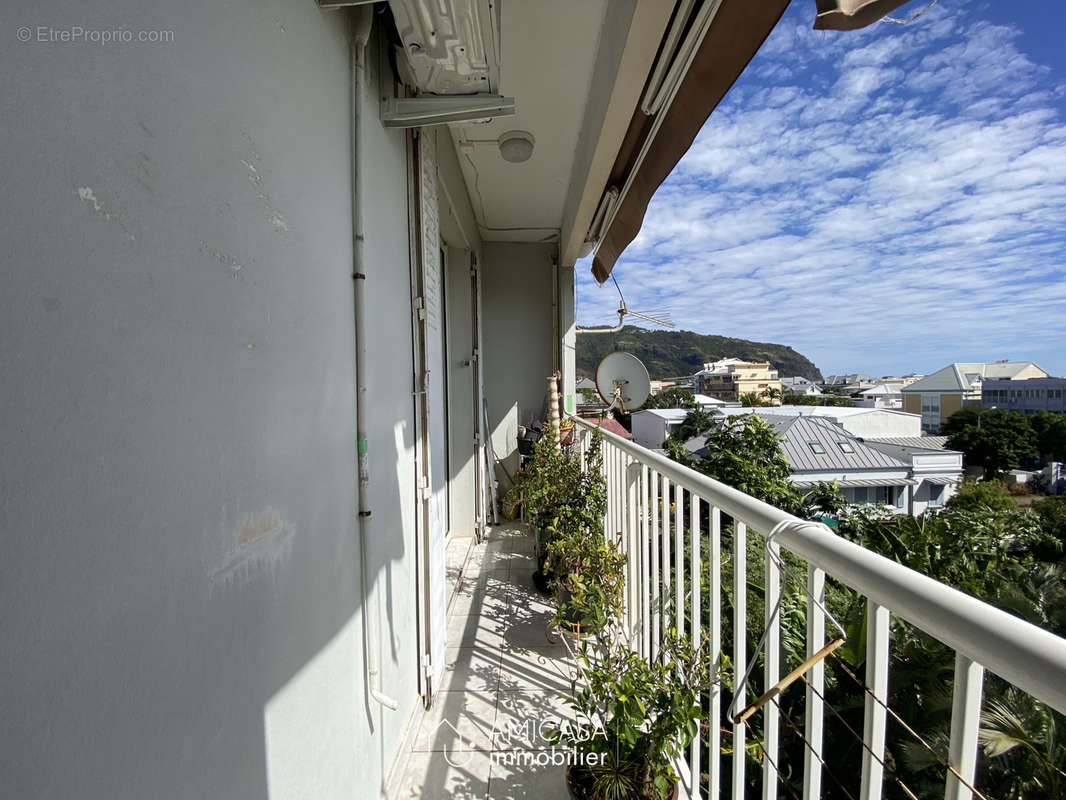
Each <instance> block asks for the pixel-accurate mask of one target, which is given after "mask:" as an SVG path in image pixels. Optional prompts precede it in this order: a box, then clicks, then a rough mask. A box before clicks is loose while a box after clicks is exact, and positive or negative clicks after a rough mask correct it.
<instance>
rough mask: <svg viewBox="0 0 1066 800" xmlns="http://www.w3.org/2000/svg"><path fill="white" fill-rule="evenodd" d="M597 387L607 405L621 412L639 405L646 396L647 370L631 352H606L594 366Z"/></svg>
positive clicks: (648, 380)
mask: <svg viewBox="0 0 1066 800" xmlns="http://www.w3.org/2000/svg"><path fill="white" fill-rule="evenodd" d="M596 391H598V392H599V393H600V397H602V398H603V402H605V403H607V405H608V407H610V408H617V409H619V410H620V411H621V412H622V413H623V414H626V413H629V411H631V410H632V409H635V408H640V407H641V406H642V405H644V401H645V400H647V399H648V392H650V391H651V379H650V378H648V370H647V369H646V368H645V367H644V365H643V364H642V363H641V362H640V359H639V358H637V357H636V356H635V355H633V354H632V353H622V352H617V353H609V354H608V355H606V356H604V357H603V360H602V361H601V362H600V363H599V365H598V366H597V367H596Z"/></svg>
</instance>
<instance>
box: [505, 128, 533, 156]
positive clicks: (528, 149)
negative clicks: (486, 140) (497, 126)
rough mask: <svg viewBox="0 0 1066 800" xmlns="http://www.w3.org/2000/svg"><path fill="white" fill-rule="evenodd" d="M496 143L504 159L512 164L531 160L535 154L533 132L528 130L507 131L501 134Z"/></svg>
mask: <svg viewBox="0 0 1066 800" xmlns="http://www.w3.org/2000/svg"><path fill="white" fill-rule="evenodd" d="M496 143H497V144H498V145H499V148H500V155H501V156H503V160H504V161H509V162H510V163H512V164H521V163H522V162H523V161H529V158H530V156H532V155H533V134H532V133H529V132H527V131H507V133H504V134H501V135H500V138H499V139H497V141H496Z"/></svg>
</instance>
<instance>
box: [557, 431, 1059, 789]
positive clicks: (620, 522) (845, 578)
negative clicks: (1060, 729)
mask: <svg viewBox="0 0 1066 800" xmlns="http://www.w3.org/2000/svg"><path fill="white" fill-rule="evenodd" d="M575 423H576V426H577V427H576V430H577V432H578V437H577V441H578V448H579V450H580V452H581V454H582V457H584V454H585V452H586V451H587V447H588V438H589V433H590V432H591V431H593V430H595V429H596V428H595V426H594V425H592V424H590V423H588V422H586V421H584V420H581V419H577V418H575ZM602 434H603V461H604V472H605V475H606V478H607V496H608V504H607V520H606V521H607V531H608V533H609V534H610V535H613V536H615V537H617V541H618V542H619V543H620V546H621V547H622V548H623V550H624V551H625V552H626V553H627V555H628V557H629V558H628V562H627V563H628V566H627V574H626V595H625V598H626V603H625V617H624V621H625V624H626V625H627V629H628V630H629V631H630V634H631V635H632V637H633V640H634V641H635V642H638V647H639V649H640V652H641V653H643V654H645V655H648V656H650V655H652V654H653V653H654V648H655V646H656V643H657V642H658V641H659V636H660V633H661V631H662V630H664V629H667V628H670V627H675V626H676V628H677V630H678V631H679V632H684V631H685V619H686V612H687V616H688V619H689V620H691V621H694V622H693V623H692V624H690V625H689V628H690V630H689V631H688V633H690V634H691V636H692V640H693V641H694V642H696V641H698V640H699V639H701V637H707V638H709V640H710V646H711V652H712V653H715V654H718V653H719V652H727V651H728V649H729V645H730V644H731V645H732V651H731V653H729V655H730V656H731V659H732V664H731V668H732V678H733V682H734V686H735V687H739V691H740V697H741V698H742V700H741V703H740V705H741V706H743V697H744V694H743V689H744V688H745V687H744V685H743V683H744V681H743V678H744V675H745V672H746V669H747V663H748V658H749V655H750V654H749V653H747V652H746V637H745V636H744V635H737V636H734V641H733V642H732V643H723V642H722V641H721V633H722V632H721V596H722V591H723V589H726V588H727V590H728V591H730V592H732V602H733V630H734V631H738V632H739V631H745V630H746V629H747V628H748V626H749V623H750V624H752V625H757V626H759V629H760V630H762V629H766V642H765V650H764V658H763V665H764V686H767V687H769V686H773V685H774V684H776V683H777V682H778V680H779V672H780V668H781V663H780V643H781V639H780V637H781V630H780V621H779V619H778V618H776V617H772V615H771V610H772V608H773V606H774V603H775V601H776V599H777V597H778V596H779V594H780V592H781V574H780V569H779V562H778V558H777V557H776V554H775V553H776V550H777V548H780V549H782V550H786V551H789V552H791V553H792V554H793V555H795V556H798V557H799V558H801V559H803V560H804V561H805V562H806V563H807V576H806V587H805V588H806V594H807V613H806V619H807V629H806V654H807V656H808V657H812V656H814V655H815V654H816V653H818V652H819V651H820V650H821V649H822V648H823V647H824V646H825V644H826V639H825V634H826V627H825V626H826V617H825V614H824V613H823V610H822V609H823V605H822V602H823V600H824V597H825V582H826V577H827V576H828V577H831V578H833V579H835V580H837V581H839V582H840V583H843V584H845V585H847V586H849V587H851V588H852V589H853V590H855V591H857V592H859V593H860V594H862V595H863V596H865V598H866V600H867V607H868V617H867V618H868V622H867V637H866V675H865V685H866V687H867V689H868V692H867V695H866V706H865V715H864V725H863V730H862V737H863V750H862V752H863V758H862V773H861V787H860V789H859V795H858V796H859V797H860V798H861V800H874V798H880V797H882V790H883V785H884V781H885V777H886V776H885V775H884V768H883V762H884V755H885V737H886V729H887V718H886V703H887V700H888V679H889V675H888V668H889V656H890V640H889V625H890V619H891V615H896V616H897V617H899V618H901V619H903V620H906V621H907V622H909V623H911V624H912V625H914V626H915V627H917V628H918V629H920V630H922V631H923V632H924V633H926V634H928V635H930V636H932V637H933V638H935V639H938V640H939V641H941V642H943V643H944V644H946V645H948V646H949V647H951V648H952V649H953V650H954V651H955V653H956V664H955V683H954V696H953V704H952V717H951V733H950V746H949V751H948V759H949V764H950V769H947V770H945V794H944V796H945V798H947V800H969V799H970V798H971V797H972V792H971V791H970V788H969V787H970V786H972V785H973V781H974V776H975V768H976V762H977V747H978V742H977V732H978V729H979V726H980V716H981V693H982V684H983V680H984V670H985V669H988V670H990V671H991V672H993V673H995V674H996V675H998V676H999V677H1001V678H1003V679H1004V680H1006V681H1008V682H1009V683H1011V684H1014V685H1015V686H1017V687H1018V688H1019V689H1021V690H1023V691H1024V692H1027V693H1028V694H1030V695H1032V696H1033V697H1034V698H1036V699H1037V700H1040V701H1042V702H1044V703H1047V704H1048V705H1049V706H1051V707H1052V708H1054V709H1055V710H1056V711H1059V712H1060V713H1066V639H1061V638H1059V637H1057V636H1055V635H1054V634H1052V633H1050V632H1048V631H1045V630H1043V629H1041V628H1038V627H1036V626H1034V625H1031V624H1029V623H1027V622H1025V621H1023V620H1020V619H1018V618H1017V617H1014V616H1011V615H1010V614H1007V613H1006V612H1004V611H1001V610H999V609H997V608H994V607H993V606H990V605H988V604H987V603H983V602H981V601H979V600H977V599H975V598H973V597H971V596H969V595H966V594H964V593H962V592H959V591H957V590H955V589H952V588H951V587H949V586H946V585H944V584H942V583H939V582H938V581H935V580H933V579H931V578H929V577H927V576H925V575H922V574H920V573H918V572H915V571H914V570H911V569H909V568H907V567H904V566H903V565H901V564H899V563H897V562H895V561H892V560H890V559H887V558H885V557H883V556H880V555H878V554H876V553H874V552H872V551H869V550H867V549H865V548H863V547H860V546H859V545H857V544H854V543H852V542H849V541H847V540H846V539H843V538H842V537H839V536H837V535H835V534H834V533H833V532H832V531H830V530H829V528H828V527H826V526H825V525H823V524H821V523H816V522H809V521H804V520H801V519H799V518H797V517H794V516H792V515H790V514H787V513H786V512H784V511H781V510H780V509H777V508H774V507H773V506H771V505H769V504H767V503H764V502H762V501H760V500H756V499H755V498H753V497H750V496H748V495H746V494H744V493H743V492H739V491H737V490H736V489H733V488H732V487H729V486H726V485H725V484H722V483H720V482H718V481H715V480H712V479H710V478H708V477H706V476H705V475H701V474H700V473H698V472H696V471H694V470H692V469H689V468H688V467H685V466H683V465H681V464H678V463H676V462H674V461H671V460H670V459H669V458H666V457H665V456H662V455H660V454H658V453H655V452H652V451H651V450H648V449H647V448H644V447H641V446H640V445H636V444H634V443H632V442H630V441H627V440H625V439H623V438H622V437H620V436H617V435H615V434H612V433H610V432H608V431H602ZM704 504H705V505H706V507H707V509H708V511H709V513H708V515H707V518H708V519H709V528H710V530H708V531H706V534H707V542H708V545H709V552H708V553H707V558H706V560H705V561H701V553H700V547H701V544H702V543H701V539H702V538H703V537H702V536H701V533H702V532H701V530H700V525H701V519H702V513H701V512H702V509H703V506H704ZM671 506H672V514H671ZM686 512H687V513H686ZM723 514H727V515H729V516H730V517H732V518H733V520H734V525H735V532H734V535H733V537H732V538H733V549H732V553H731V554H730V555H731V558H732V561H733V574H734V576H742V577H745V579H743V580H735V581H734V585H733V586H731V587H723V586H722V575H721V564H722V553H721V535H722V515H723ZM686 517H687V520H686ZM686 525H687V527H686ZM686 530H687V531H688V533H689V535H688V537H687V539H688V547H689V552H688V553H685V552H684V548H685V540H686V536H685V532H686ZM749 530H750V531H755V532H758V533H760V534H761V535H763V537H764V539H765V538H766V537H767V536H768V535H772V539H769V540H767V541H768V544H767V546H766V547H765V548H764V550H766V551H768V552H764V553H763V556H764V558H765V562H766V569H765V586H764V587H763V589H764V598H765V600H764V608H765V609H766V612H765V615H764V616H765V618H764V619H763V620H759V621H758V622H755V621H749V620H748V614H747V608H746V603H747V600H746V597H747V586H746V575H747V563H748V562H747V559H748V553H746V552H745V550H746V546H747V536H746V535H745V532H746V531H749ZM703 570H706V573H705V574H700V573H701V572H702V571H703ZM686 574H687V575H688V576H689V580H688V589H687V590H686V580H685V575H686ZM693 578H698V579H695V580H694V579H693ZM704 583H705V585H706V586H707V587H708V589H709V592H708V595H709V598H710V608H709V609H708V610H709V612H710V613H709V615H708V620H709V630H701V629H700V628H701V627H702V622H700V620H701V616H700V602H701V599H700V593H701V586H702V585H703V584H704ZM667 600H669V601H671V602H669V603H667V602H665V601H667ZM664 609H669V610H668V611H664ZM666 613H669V614H670V615H671V617H670V618H669V619H665V618H664V614H666ZM805 682H806V686H807V688H806V705H805V706H804V708H805V719H804V724H803V738H804V739H805V748H804V759H803V763H802V765H791V766H793V767H795V768H796V769H797V770H798V769H802V772H803V798H804V800H816V798H819V797H821V795H822V786H823V780H822V778H823V775H822V771H823V761H825V760H826V759H827V754H825V753H824V752H823V750H822V748H823V725H824V709H823V702H822V695H823V692H824V683H825V667H824V663H823V662H822V661H817V662H816V663H815V664H814V666H813V667H811V668H810V670H809V671H808V672H807V673H806V675H805ZM728 700H729V698H728V697H727V702H728ZM721 709H722V690H721V688H720V686H719V685H718V684H715V685H714V686H713V687H712V690H711V695H710V712H709V720H710V724H709V725H708V726H707V728H708V729H707V732H706V738H705V739H704V741H703V744H704V745H705V746H706V751H707V752H708V753H710V754H711V759H710V761H711V763H709V764H707V765H706V770H705V771H706V773H707V778H708V791H707V794H708V797H709V798H718V797H719V795H720V787H721V784H722V769H723V767H722V764H723V760H724V759H722V758H715V757H714V754H717V753H720V752H721V751H722V742H721V741H720V738H721V737H720V733H721V732H720V730H719V725H718V724H717V723H718V720H719V719H720V717H721ZM762 711H763V713H764V714H765V716H764V719H763V741H762V742H761V746H762V751H763V753H764V758H763V759H762V762H763V765H762V797H763V798H764V800H771V799H772V798H776V797H778V792H779V785H778V774H777V770H778V767H779V766H780V764H779V762H778V737H779V726H780V720H779V712H778V707H777V704H776V703H774V702H771V703H768V704H767V705H765V706H764V707H763V709H762ZM731 738H732V742H731V743H730V745H731V747H730V748H729V749H731V751H732V757H731V760H732V765H731V769H732V780H731V784H732V787H733V788H732V797H733V798H734V800H742V799H743V797H744V786H745V781H744V774H745V767H746V763H745V739H746V728H745V725H744V723H736V724H735V725H734V726H733V729H732V733H731ZM830 755H831V754H830ZM686 771H687V773H688V774H686V775H682V782H683V788H685V789H686V790H687V792H688V794H689V796H690V797H699V796H700V774H701V765H700V743H699V742H694V743H693V746H692V749H691V751H690V753H689V756H688V763H687V765H686ZM960 778H961V779H960ZM978 788H979V787H978Z"/></svg>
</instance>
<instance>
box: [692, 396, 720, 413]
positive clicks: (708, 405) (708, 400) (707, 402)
mask: <svg viewBox="0 0 1066 800" xmlns="http://www.w3.org/2000/svg"><path fill="white" fill-rule="evenodd" d="M692 399H693V400H695V401H696V405H697V406H699V407H700V408H701V409H703V410H704V411H709V410H710V409H712V408H721V407H722V406H725V405H728V403H727V401H725V400H722V399H720V398H717V397H711V396H710V395H709V394H694V395H692Z"/></svg>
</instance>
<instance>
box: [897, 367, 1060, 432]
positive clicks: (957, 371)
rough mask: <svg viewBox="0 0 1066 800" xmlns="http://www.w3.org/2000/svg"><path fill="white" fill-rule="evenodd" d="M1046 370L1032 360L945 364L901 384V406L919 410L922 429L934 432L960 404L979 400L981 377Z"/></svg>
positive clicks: (1022, 375)
mask: <svg viewBox="0 0 1066 800" xmlns="http://www.w3.org/2000/svg"><path fill="white" fill-rule="evenodd" d="M1046 377H1048V374H1047V372H1045V371H1044V370H1043V369H1041V368H1040V367H1038V366H1037V365H1036V364H1034V363H1033V362H1032V361H995V362H992V363H978V362H966V363H954V364H948V365H947V366H946V367H944V368H943V369H939V370H937V371H936V372H933V373H931V374H929V375H926V376H925V377H924V378H922V379H921V380H917V381H915V382H914V383H912V384H910V385H909V386H904V387H903V389H902V394H903V410H904V411H907V412H910V413H912V414H921V416H922V430H923V431H925V432H927V433H937V432H939V431H940V426H941V425H943V424H944V423H945V422H947V420H948V419H949V418H950V417H951V415H952V414H954V413H955V412H956V411H958V410H959V409H960V408H962V407H963V406H968V405H980V404H981V386H982V384H983V382H984V381H986V380H992V379H998V380H1010V381H1017V380H1025V379H1027V378H1046Z"/></svg>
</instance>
